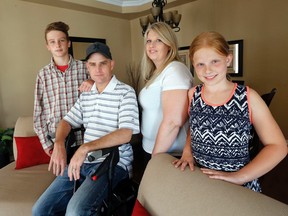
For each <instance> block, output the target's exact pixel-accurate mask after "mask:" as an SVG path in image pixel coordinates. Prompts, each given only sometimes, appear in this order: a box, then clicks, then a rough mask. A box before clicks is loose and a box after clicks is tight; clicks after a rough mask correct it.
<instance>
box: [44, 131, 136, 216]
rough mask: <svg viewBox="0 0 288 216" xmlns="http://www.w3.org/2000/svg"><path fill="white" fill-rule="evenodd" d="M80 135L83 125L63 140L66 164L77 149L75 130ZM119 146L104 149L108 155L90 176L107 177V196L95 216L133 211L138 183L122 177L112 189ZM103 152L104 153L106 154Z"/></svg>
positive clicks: (124, 215) (117, 215) (122, 215)
mask: <svg viewBox="0 0 288 216" xmlns="http://www.w3.org/2000/svg"><path fill="white" fill-rule="evenodd" d="M80 130H81V132H82V135H83V133H84V130H85V129H84V127H81V128H77V129H72V130H71V131H70V133H69V135H68V136H67V138H66V140H65V148H66V152H67V164H69V162H70V159H71V158H72V156H73V154H74V153H75V152H76V150H77V148H78V147H77V146H76V145H75V142H76V136H75V132H77V131H80ZM47 137H48V139H49V140H50V141H51V142H53V141H52V138H51V136H47ZM118 147H119V146H115V147H111V148H107V149H104V150H105V152H106V153H109V155H108V156H107V157H106V158H105V160H104V161H103V162H102V163H101V165H100V166H99V167H98V168H97V170H96V171H95V173H94V174H92V176H91V178H92V180H94V181H97V179H98V178H101V177H102V176H104V175H107V177H108V196H107V199H106V200H103V203H102V205H101V206H100V207H99V209H97V213H96V216H130V215H131V214H132V211H133V206H134V203H135V201H136V198H137V193H138V187H139V183H136V182H135V181H133V180H132V179H130V178H127V179H124V180H122V181H121V182H119V183H118V184H117V186H116V187H115V188H114V189H112V181H113V172H114V168H115V166H116V165H117V163H118V162H119V149H118ZM106 153H105V154H106ZM88 159H89V160H90V161H93V160H95V158H93V157H92V158H88ZM77 187H78V184H77V181H75V185H74V192H75V191H76V190H77Z"/></svg>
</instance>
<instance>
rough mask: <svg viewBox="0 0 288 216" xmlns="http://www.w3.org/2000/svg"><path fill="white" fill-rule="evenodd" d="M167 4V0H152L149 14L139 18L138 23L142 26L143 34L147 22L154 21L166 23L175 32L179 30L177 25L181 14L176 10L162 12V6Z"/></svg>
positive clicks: (147, 24)
mask: <svg viewBox="0 0 288 216" xmlns="http://www.w3.org/2000/svg"><path fill="white" fill-rule="evenodd" d="M166 4H167V0H153V2H152V8H151V14H149V15H148V16H146V17H141V18H140V25H141V27H142V34H143V35H144V34H145V32H146V30H147V28H148V26H149V24H152V23H155V22H165V23H167V24H168V25H169V26H170V27H171V28H172V29H174V31H175V32H179V31H180V27H179V26H178V25H179V23H180V20H181V14H178V11H177V10H174V11H169V12H166V13H163V8H164V7H165V5H166Z"/></svg>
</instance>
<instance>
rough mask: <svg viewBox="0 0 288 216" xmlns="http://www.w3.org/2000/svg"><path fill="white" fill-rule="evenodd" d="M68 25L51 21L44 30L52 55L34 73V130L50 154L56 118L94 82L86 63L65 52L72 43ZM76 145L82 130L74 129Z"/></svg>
mask: <svg viewBox="0 0 288 216" xmlns="http://www.w3.org/2000/svg"><path fill="white" fill-rule="evenodd" d="M68 30H69V26H68V25H67V24H65V23H64V22H53V23H50V24H49V25H48V26H47V27H46V29H45V41H46V47H47V49H48V50H49V51H50V52H51V54H52V58H51V61H50V63H49V64H48V65H46V66H45V67H43V68H42V69H41V70H40V72H39V73H38V75H37V79H36V87H35V95H34V113H33V118H34V119H33V120H34V130H35V132H36V134H37V135H38V137H39V139H40V142H41V144H42V147H43V149H44V151H45V152H46V154H47V155H49V156H51V152H52V149H53V143H52V142H51V141H50V140H49V139H48V135H49V136H50V137H54V136H55V131H56V127H57V124H58V123H59V121H60V120H61V119H62V118H63V117H64V116H65V114H66V113H67V112H68V111H69V110H70V108H71V107H72V106H73V105H74V103H75V102H76V100H77V99H78V97H79V94H80V92H83V91H89V90H90V89H91V87H92V85H93V83H94V82H93V81H92V80H87V79H88V72H87V70H86V66H85V63H84V62H82V61H78V60H75V59H73V57H72V56H71V55H69V53H68V49H69V47H70V45H71V42H70V40H69V35H68ZM75 135H76V141H77V144H78V145H79V144H81V142H82V136H81V131H79V132H76V134H75Z"/></svg>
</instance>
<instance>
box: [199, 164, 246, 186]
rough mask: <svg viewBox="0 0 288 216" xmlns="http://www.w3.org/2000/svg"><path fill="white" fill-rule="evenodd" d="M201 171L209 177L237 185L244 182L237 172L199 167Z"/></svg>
mask: <svg viewBox="0 0 288 216" xmlns="http://www.w3.org/2000/svg"><path fill="white" fill-rule="evenodd" d="M201 171H202V172H203V173H204V174H206V175H207V176H208V177H209V178H211V179H219V180H223V181H227V182H230V183H233V184H237V185H243V184H245V183H246V182H245V181H244V180H243V178H241V177H240V176H239V175H238V172H224V171H217V170H212V169H207V168H201Z"/></svg>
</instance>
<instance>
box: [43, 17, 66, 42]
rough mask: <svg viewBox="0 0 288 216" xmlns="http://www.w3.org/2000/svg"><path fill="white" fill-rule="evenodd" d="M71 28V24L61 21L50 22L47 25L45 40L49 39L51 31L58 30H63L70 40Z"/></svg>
mask: <svg viewBox="0 0 288 216" xmlns="http://www.w3.org/2000/svg"><path fill="white" fill-rule="evenodd" d="M69 29H70V27H69V25H67V24H66V23H64V22H61V21H59V22H53V23H50V24H48V25H47V27H46V29H45V40H46V41H47V34H48V33H49V32H50V31H53V30H56V31H61V32H63V33H64V34H65V35H66V37H67V40H68V41H69V34H68V31H69Z"/></svg>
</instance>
